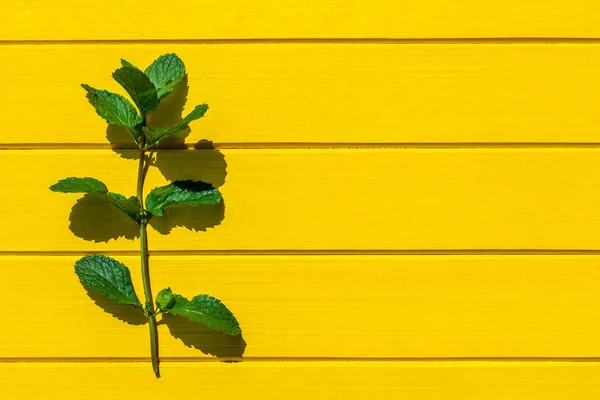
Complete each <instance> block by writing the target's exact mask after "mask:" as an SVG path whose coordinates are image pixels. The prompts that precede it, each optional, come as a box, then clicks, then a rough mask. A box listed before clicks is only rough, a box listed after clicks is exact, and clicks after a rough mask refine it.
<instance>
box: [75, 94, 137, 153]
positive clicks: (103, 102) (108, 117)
mask: <svg viewBox="0 0 600 400" xmlns="http://www.w3.org/2000/svg"><path fill="white" fill-rule="evenodd" d="M81 87H82V88H84V89H85V90H86V91H87V98H88V100H89V102H90V104H91V105H92V106H93V107H94V108H95V109H96V113H97V114H98V115H99V116H100V117H102V118H103V119H104V120H105V121H106V122H108V123H109V124H112V125H119V126H122V127H124V128H125V129H127V131H128V132H129V133H130V134H131V136H132V137H133V139H134V140H135V141H136V143H139V142H140V138H141V135H142V118H141V117H140V116H139V115H138V113H137V111H136V110H135V108H134V107H133V105H132V104H131V103H130V102H129V100H127V99H126V98H125V97H123V96H121V95H120V94H117V93H112V92H109V91H106V90H99V89H94V88H93V87H91V86H89V85H86V84H82V85H81Z"/></svg>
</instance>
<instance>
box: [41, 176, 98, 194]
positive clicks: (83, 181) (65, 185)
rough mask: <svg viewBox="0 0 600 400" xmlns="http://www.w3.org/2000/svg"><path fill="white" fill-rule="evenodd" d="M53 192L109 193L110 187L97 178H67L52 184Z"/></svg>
mask: <svg viewBox="0 0 600 400" xmlns="http://www.w3.org/2000/svg"><path fill="white" fill-rule="evenodd" d="M50 190H52V191H53V192H62V193H108V188H107V187H106V185H105V184H104V183H102V182H100V181H99V180H98V179H95V178H73V177H71V178H65V179H61V180H60V181H58V182H57V183H55V184H54V185H52V186H50Z"/></svg>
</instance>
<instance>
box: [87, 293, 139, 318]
mask: <svg viewBox="0 0 600 400" xmlns="http://www.w3.org/2000/svg"><path fill="white" fill-rule="evenodd" d="M84 289H85V291H86V292H87V295H88V296H89V298H90V299H92V301H93V302H94V303H96V305H97V306H98V307H100V308H102V309H103V310H104V311H105V312H107V313H109V314H111V315H112V316H113V317H115V318H117V319H119V320H121V321H123V322H126V323H128V324H129V325H144V324H145V323H146V322H148V320H147V319H146V317H145V316H144V314H142V313H141V312H140V311H139V310H138V309H136V308H135V307H134V306H132V305H129V304H119V303H117V302H116V301H114V300H111V299H109V298H107V297H106V296H104V295H103V294H100V293H98V292H95V291H93V290H90V289H89V288H87V287H85V286H84Z"/></svg>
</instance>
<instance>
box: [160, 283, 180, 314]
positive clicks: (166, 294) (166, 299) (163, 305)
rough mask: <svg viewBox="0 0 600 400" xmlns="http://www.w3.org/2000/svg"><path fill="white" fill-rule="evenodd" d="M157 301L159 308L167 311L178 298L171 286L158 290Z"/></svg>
mask: <svg viewBox="0 0 600 400" xmlns="http://www.w3.org/2000/svg"><path fill="white" fill-rule="evenodd" d="M155 301H156V305H157V306H158V308H159V309H161V310H162V311H165V312H166V311H168V310H169V309H170V308H172V307H173V306H174V305H175V303H176V302H177V299H176V298H175V295H174V294H173V291H172V290H171V288H166V289H163V290H161V291H160V292H158V294H157V295H156V300H155Z"/></svg>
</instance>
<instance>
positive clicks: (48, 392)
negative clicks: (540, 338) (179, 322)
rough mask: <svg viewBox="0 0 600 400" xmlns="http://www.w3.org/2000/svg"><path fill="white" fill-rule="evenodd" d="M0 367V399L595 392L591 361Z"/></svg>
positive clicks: (413, 397)
mask: <svg viewBox="0 0 600 400" xmlns="http://www.w3.org/2000/svg"><path fill="white" fill-rule="evenodd" d="M149 370H150V366H149V365H147V364H146V363H117V364H111V363H101V364H98V363H93V364H56V363H54V364H0V395H1V396H2V397H3V398H15V399H24V400H25V399H39V394H40V391H43V393H44V398H46V399H65V398H72V396H73V393H78V394H80V395H85V398H86V399H90V400H95V399H106V398H107V395H108V394H114V393H125V394H127V398H128V399H131V400H136V399H140V400H146V399H158V398H165V397H169V396H171V397H172V396H177V395H184V394H186V393H190V392H194V391H197V392H200V391H201V392H202V395H203V396H206V397H208V398H237V399H340V398H343V399H366V398H368V399H374V400H375V399H385V400H387V399H397V398H402V399H406V400H431V399H450V398H452V399H454V398H456V399H471V400H475V399H477V400H479V399H490V400H495V399H497V400H505V399H507V398H511V399H522V400H572V399H593V398H597V397H598V395H599V394H600V385H599V384H598V374H599V373H600V366H598V364H596V363H576V364H574V363H543V364H539V363H534V364H518V363H494V362H489V363H451V364H448V363H393V362H387V363H378V362H374V363H319V364H316V363H241V364H223V363H174V364H172V363H163V364H162V371H163V376H164V378H162V379H160V380H157V379H156V378H154V376H153V374H152V373H151V371H150V373H149V372H148V371H149Z"/></svg>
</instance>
